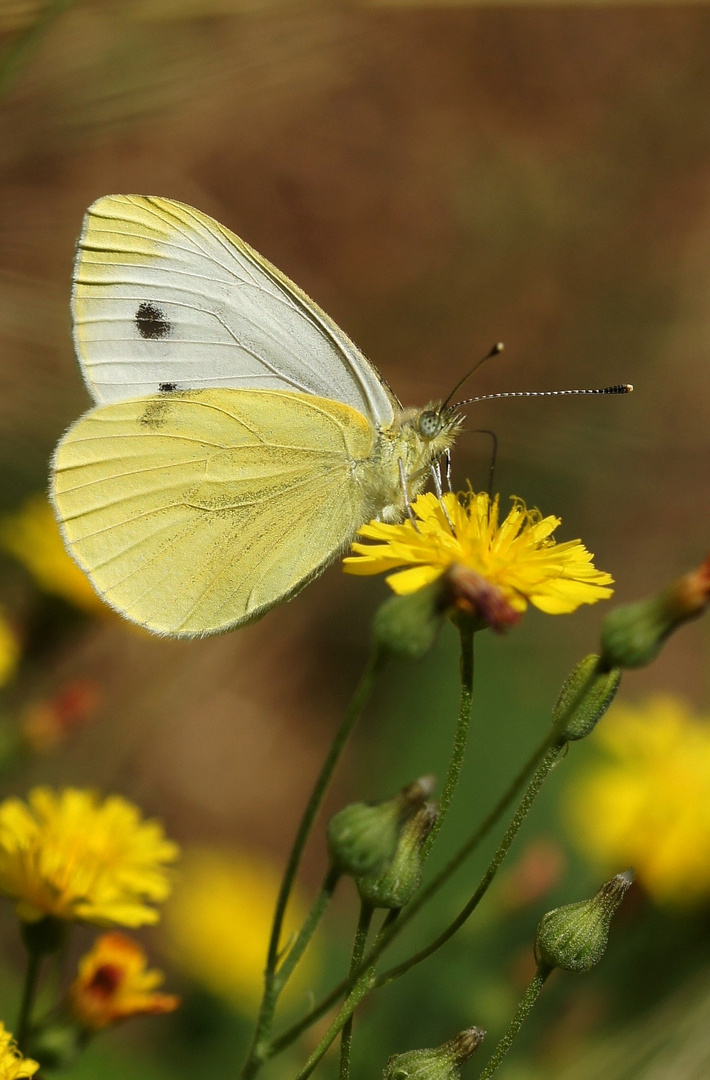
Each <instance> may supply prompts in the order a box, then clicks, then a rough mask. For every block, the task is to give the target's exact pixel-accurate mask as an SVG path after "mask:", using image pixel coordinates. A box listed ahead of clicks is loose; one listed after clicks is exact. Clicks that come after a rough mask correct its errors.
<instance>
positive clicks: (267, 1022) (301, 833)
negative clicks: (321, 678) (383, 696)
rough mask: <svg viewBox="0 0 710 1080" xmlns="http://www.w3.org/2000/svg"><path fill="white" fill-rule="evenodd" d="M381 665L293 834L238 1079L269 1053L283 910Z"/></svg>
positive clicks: (378, 658) (354, 705) (365, 681)
mask: <svg viewBox="0 0 710 1080" xmlns="http://www.w3.org/2000/svg"><path fill="white" fill-rule="evenodd" d="M382 662H383V658H382V654H381V653H379V652H378V651H377V650H375V649H373V652H372V653H371V655H370V658H369V660H368V662H367V666H366V668H365V670H364V672H363V674H362V677H361V679H360V682H359V683H358V685H357V687H356V688H355V692H354V694H353V696H352V698H351V700H350V704H349V705H348V708H347V710H346V712H345V716H344V717H343V720H342V722H341V725H340V727H339V728H338V731H337V732H336V734H335V738H334V739H333V742H332V743H331V745H330V749H329V750H328V753H327V755H326V758H325V761H324V762H323V765H322V767H321V770H320V772H319V774H318V776H317V778H316V781H315V784H314V786H313V791H312V792H311V796H310V798H309V800H308V803H307V805H306V808H305V810H304V812H303V817H302V818H301V822H300V824H299V826H298V831H297V832H296V837H295V839H294V842H293V847H292V848H291V854H290V855H289V859H288V863H287V864H286V870H285V871H284V876H283V880H282V882H281V888H280V889H279V895H278V898H277V901H276V908H275V910H274V918H273V922H272V926H271V937H270V940H269V951H268V955H267V959H266V971H265V973H264V994H263V997H262V1000H261V1005H260V1007H259V1014H258V1016H257V1020H256V1027H255V1030H254V1036H253V1038H252V1042H251V1046H250V1047H249V1052H248V1054H247V1059H246V1061H245V1063H244V1066H243V1068H242V1073H241V1075H242V1078H243V1080H249V1078H250V1077H252V1076H254V1075H255V1073H256V1072H257V1071H258V1069H259V1068H260V1066H261V1064H262V1062H263V1061H264V1059H265V1057H266V1055H267V1053H268V1045H269V1037H270V1034H271V1027H272V1024H273V1019H274V1011H275V1008H276V1001H277V999H278V990H277V992H276V993H275V992H274V989H275V981H276V968H277V964H278V956H279V941H280V939H281V931H282V929H283V921H284V916H285V914H286V907H287V905H288V901H289V898H290V896H291V891H292V889H293V885H294V882H295V880H296V875H297V873H298V869H299V867H300V865H301V859H302V858H303V852H304V849H305V847H306V843H307V841H308V837H309V836H310V833H311V830H312V828H313V825H314V822H315V820H316V817H317V815H318V811H319V810H320V808H321V805H322V802H323V799H324V797H325V793H326V791H327V789H328V785H329V784H330V781H331V778H332V776H333V773H334V771H335V767H336V765H337V763H338V761H339V759H340V755H341V754H342V752H343V750H344V748H345V744H346V743H347V741H348V738H349V736H350V734H351V732H352V730H353V728H354V726H355V723H356V721H357V720H358V718H359V717H360V715H361V713H362V711H363V709H364V708H365V705H366V704H367V702H368V700H369V698H370V695H371V693H372V688H373V686H374V683H375V679H376V677H377V674H378V672H379V670H380V667H381V666H382Z"/></svg>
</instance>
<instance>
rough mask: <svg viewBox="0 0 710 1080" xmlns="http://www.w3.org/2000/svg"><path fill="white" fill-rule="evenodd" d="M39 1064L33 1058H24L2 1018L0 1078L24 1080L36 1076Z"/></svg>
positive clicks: (0, 1030) (0, 1023)
mask: <svg viewBox="0 0 710 1080" xmlns="http://www.w3.org/2000/svg"><path fill="white" fill-rule="evenodd" d="M38 1069H39V1064H38V1063H37V1062H36V1061H33V1060H32V1058H24V1057H23V1056H22V1054H21V1053H20V1051H19V1050H18V1049H17V1044H16V1042H15V1040H14V1039H13V1037H12V1035H11V1034H10V1032H9V1031H6V1030H5V1025H4V1024H3V1023H2V1021H1V1020H0V1080H24V1077H27V1076H34V1074H35V1073H36V1072H37V1070H38Z"/></svg>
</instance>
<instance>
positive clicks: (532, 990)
mask: <svg viewBox="0 0 710 1080" xmlns="http://www.w3.org/2000/svg"><path fill="white" fill-rule="evenodd" d="M552 970H553V969H552V968H551V967H548V965H547V964H538V968H537V971H536V973H535V978H534V979H533V981H532V982H531V983H530V985H529V986H528V988H527V990H526V991H525V993H524V995H523V998H522V1000H521V1002H520V1004H519V1005H518V1007H517V1009H516V1010H515V1015H514V1016H513V1019H512V1020H511V1021H510V1024H509V1026H508V1030H507V1031H506V1033H505V1035H504V1036H503V1038H502V1039H501V1040H500V1042H499V1043H498V1045H497V1046H496V1048H495V1050H494V1051H493V1055H492V1057H491V1058H490V1060H489V1062H488V1064H487V1065H486V1067H485V1069H484V1070H483V1072H482V1073H481V1074H480V1076H479V1078H478V1080H489V1077H491V1076H493V1073H494V1072H495V1071H496V1070H497V1068H498V1066H499V1065H500V1063H501V1061H502V1060H503V1058H504V1057H505V1055H506V1054H507V1053H508V1051H509V1050H510V1048H511V1046H512V1045H513V1041H514V1039H515V1036H516V1035H517V1034H518V1032H519V1031H520V1029H521V1027H522V1026H523V1023H524V1021H525V1019H526V1018H527V1016H528V1013H529V1012H530V1010H531V1009H532V1007H533V1005H534V1004H535V1002H536V1001H537V999H538V997H539V996H540V991H541V990H542V988H543V986H544V985H545V982H546V980H547V978H548V976H549V975H550V973H551V972H552Z"/></svg>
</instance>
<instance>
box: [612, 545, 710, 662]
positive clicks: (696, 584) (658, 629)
mask: <svg viewBox="0 0 710 1080" xmlns="http://www.w3.org/2000/svg"><path fill="white" fill-rule="evenodd" d="M709 602H710V556H708V558H707V559H706V560H705V562H704V563H702V564H701V565H700V566H699V567H698V568H697V569H696V570H693V571H691V573H689V574H685V575H684V576H683V577H681V578H678V580H677V581H674V582H673V584H672V585H671V586H670V587H669V588H668V589H666V590H665V591H664V592H662V593H660V595H658V596H654V597H653V598H652V599H650V600H642V601H640V602H639V603H636V604H624V606H623V607H619V608H616V609H615V610H614V611H612V612H610V613H609V615H607V617H606V619H605V620H604V624H603V626H602V637H601V646H602V663H603V665H604V666H605V667H607V668H611V667H622V668H623V667H627V668H635V667H643V666H644V665H646V664H650V663H651V661H652V660H654V659H655V658H656V656H658V653H659V652H660V651H661V648H662V646H663V643H664V642H665V640H666V638H667V637H668V636H669V635H670V634H672V633H673V631H674V630H677V629H678V627H679V626H681V625H682V624H683V623H684V622H687V621H688V620H689V619H694V618H697V616H698V615H701V614H702V612H703V611H704V610H705V608H706V607H707V605H708V603H709Z"/></svg>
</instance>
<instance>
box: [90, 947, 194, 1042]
mask: <svg viewBox="0 0 710 1080" xmlns="http://www.w3.org/2000/svg"><path fill="white" fill-rule="evenodd" d="M163 978H164V976H163V973H162V971H155V970H154V971H150V970H148V965H147V957H146V954H145V952H144V951H143V949H142V948H141V946H140V945H139V944H138V942H136V941H133V940H132V938H129V937H126V935H125V934H121V933H119V932H118V931H113V932H112V933H110V934H102V935H101V937H100V938H98V939H97V940H96V942H95V943H94V946H93V948H92V949H91V950H90V951H89V952H88V953H86V955H85V956H83V957H82V958H81V960H80V961H79V974H78V976H77V978H76V979H75V980H74V982H73V983H72V985H71V987H70V988H69V1007H70V1010H71V1014H72V1016H73V1018H74V1019H75V1020H76V1021H77V1022H78V1023H79V1024H80V1026H81V1027H83V1028H85V1029H87V1030H89V1031H98V1030H99V1029H100V1028H103V1027H107V1026H108V1025H109V1024H115V1023H116V1022H117V1021H119V1020H127V1019H128V1018H129V1017H131V1016H139V1015H141V1014H143V1013H153V1014H156V1013H167V1012H172V1011H173V1010H174V1009H176V1008H177V1007H178V1005H179V1004H180V999H179V998H178V997H176V996H175V994H163V993H160V992H158V991H157V987H158V986H160V985H161V984H162V982H163Z"/></svg>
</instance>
